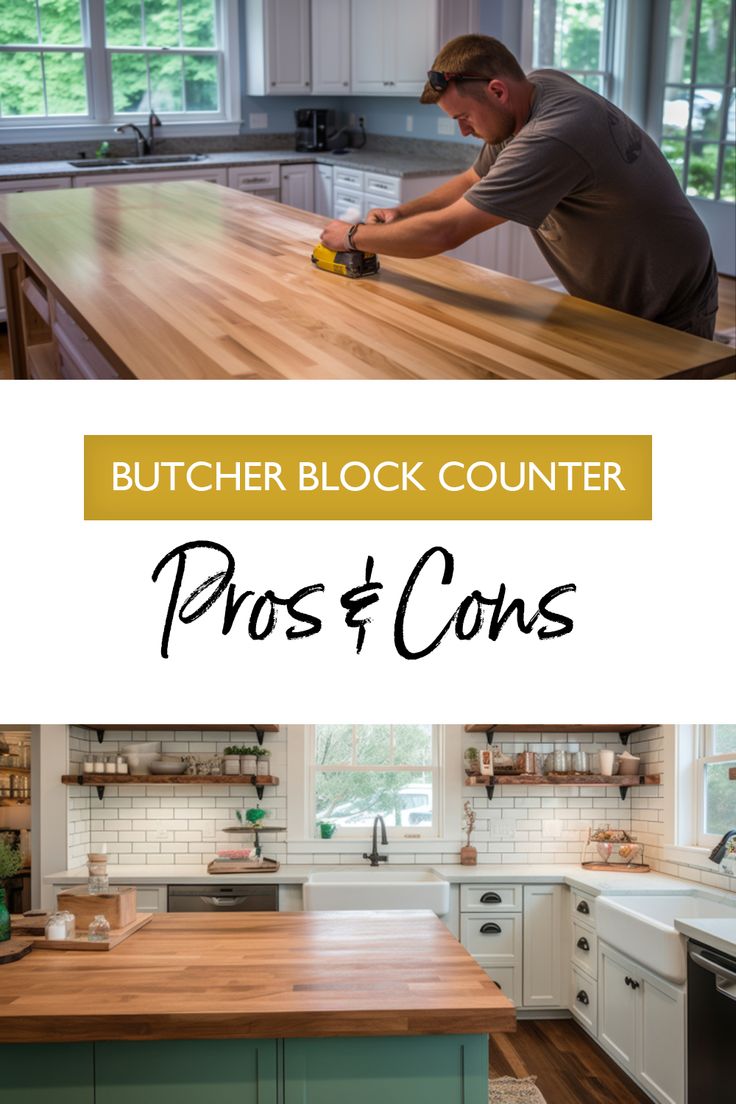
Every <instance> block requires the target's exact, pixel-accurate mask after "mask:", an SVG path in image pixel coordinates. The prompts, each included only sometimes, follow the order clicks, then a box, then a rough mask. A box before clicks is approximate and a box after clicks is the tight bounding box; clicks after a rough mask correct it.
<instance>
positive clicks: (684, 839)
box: [662, 725, 733, 873]
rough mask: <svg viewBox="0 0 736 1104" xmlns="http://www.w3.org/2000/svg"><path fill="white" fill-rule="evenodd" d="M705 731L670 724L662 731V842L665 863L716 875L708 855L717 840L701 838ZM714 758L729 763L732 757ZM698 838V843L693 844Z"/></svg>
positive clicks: (702, 727)
mask: <svg viewBox="0 0 736 1104" xmlns="http://www.w3.org/2000/svg"><path fill="white" fill-rule="evenodd" d="M706 730H707V726H705V725H672V726H668V728H666V729H665V730H664V731H665V733H666V735H665V741H664V770H665V781H666V785H665V805H664V826H665V837H664V838H665V843H664V846H663V848H662V854H663V857H664V858H665V859H666V860H667V861H668V862H676V863H681V864H683V865H686V866H702V867H704V868H705V869H707V870H710V871H711V872H713V873H715V872H716V870H717V867H715V866H714V865H713V864H712V863H711V862H710V861H709V859H708V856H709V855H710V853H711V851H712V850H713V846H714V845H715V844H716V843H717V842H718V839H719V837H717V836H708V837H707V841H712V842H702V841H703V836H702V835H700V811H701V803H702V796H701V795H702V777H703V769H702V763H701V762H700V759H701V754H700V753H701V748H703V746H704V744H703V741H704V737H705V735H706ZM667 734H669V736H670V738H669V739H668V738H667ZM706 750H707V749H706ZM714 758H715V759H719V758H721V759H725V760H731V759H733V755H731V754H729V755H726V756H716V757H714ZM698 839H700V841H701V842H699V843H698V842H693V841H697V840H698Z"/></svg>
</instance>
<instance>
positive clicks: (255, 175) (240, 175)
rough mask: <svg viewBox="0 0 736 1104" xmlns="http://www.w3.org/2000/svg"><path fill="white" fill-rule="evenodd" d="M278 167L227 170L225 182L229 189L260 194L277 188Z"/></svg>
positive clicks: (260, 166) (278, 180)
mask: <svg viewBox="0 0 736 1104" xmlns="http://www.w3.org/2000/svg"><path fill="white" fill-rule="evenodd" d="M280 175H281V174H280V169H279V166H278V165H258V166H257V167H255V166H254V167H253V168H248V169H228V172H227V182H228V185H229V186H230V187H231V188H238V189H239V190H240V191H241V192H261V191H263V190H264V189H265V188H278V187H279V184H280Z"/></svg>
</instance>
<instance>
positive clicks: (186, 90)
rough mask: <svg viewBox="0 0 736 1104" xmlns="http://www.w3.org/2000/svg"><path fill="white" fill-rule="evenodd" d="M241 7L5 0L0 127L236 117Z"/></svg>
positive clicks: (128, 0) (0, 9) (220, 1)
mask: <svg viewBox="0 0 736 1104" xmlns="http://www.w3.org/2000/svg"><path fill="white" fill-rule="evenodd" d="M238 86H239V72H238V55H237V5H236V4H235V3H231V2H230V0H2V2H1V3H0V125H2V126H7V127H14V128H16V130H17V129H21V128H23V127H33V126H35V127H39V126H42V125H46V126H50V125H53V126H56V127H61V126H64V125H66V126H69V125H74V124H77V125H80V124H85V123H86V124H87V125H96V126H107V125H110V124H112V123H115V122H121V121H133V120H136V119H138V120H141V119H145V118H146V117H147V116H148V114H149V112H151V111H153V112H155V113H156V115H158V116H159V118H160V119H161V120H162V121H163V122H165V123H190V124H191V123H194V124H199V123H217V122H224V121H227V120H230V119H233V120H235V119H237V117H238V114H239V91H238Z"/></svg>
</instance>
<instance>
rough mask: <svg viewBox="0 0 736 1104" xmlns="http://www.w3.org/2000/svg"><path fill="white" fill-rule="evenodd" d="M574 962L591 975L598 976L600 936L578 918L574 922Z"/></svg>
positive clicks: (574, 964) (577, 966)
mask: <svg viewBox="0 0 736 1104" xmlns="http://www.w3.org/2000/svg"><path fill="white" fill-rule="evenodd" d="M572 963H573V966H575V967H576V968H577V969H578V970H584V971H585V973H586V974H588V976H589V977H591V978H593V979H595V978H597V977H598V936H597V935H596V933H595V932H594V931H593V930H592V929H591V928H588V927H586V926H585V925H583V924H580V923H578V922H577V921H576V920H574V921H573V924H572Z"/></svg>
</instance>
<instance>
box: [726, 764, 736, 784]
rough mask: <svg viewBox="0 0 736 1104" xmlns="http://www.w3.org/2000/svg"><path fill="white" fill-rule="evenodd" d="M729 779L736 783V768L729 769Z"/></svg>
mask: <svg viewBox="0 0 736 1104" xmlns="http://www.w3.org/2000/svg"><path fill="white" fill-rule="evenodd" d="M728 777H729V778H730V779H731V781H732V782H736V767H729V768H728Z"/></svg>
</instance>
